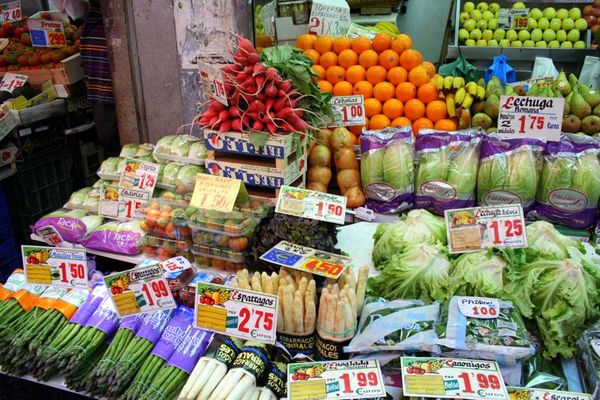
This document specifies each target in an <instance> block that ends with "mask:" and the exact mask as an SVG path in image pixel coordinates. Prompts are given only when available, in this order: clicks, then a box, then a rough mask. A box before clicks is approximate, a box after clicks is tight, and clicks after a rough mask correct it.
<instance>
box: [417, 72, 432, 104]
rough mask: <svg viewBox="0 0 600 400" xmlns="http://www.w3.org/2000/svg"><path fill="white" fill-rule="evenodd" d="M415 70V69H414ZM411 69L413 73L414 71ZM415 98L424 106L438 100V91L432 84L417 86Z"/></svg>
mask: <svg viewBox="0 0 600 400" xmlns="http://www.w3.org/2000/svg"><path fill="white" fill-rule="evenodd" d="M415 69H416V68H415ZM415 69H413V71H414V70H415ZM417 97H418V98H419V100H421V101H422V102H423V103H425V104H429V103H431V102H432V101H434V100H435V99H437V98H438V91H437V89H436V88H435V85H434V84H433V83H429V82H428V83H425V84H423V85H421V86H419V89H418V90H417Z"/></svg>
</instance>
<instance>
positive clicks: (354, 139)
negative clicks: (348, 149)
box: [350, 132, 360, 144]
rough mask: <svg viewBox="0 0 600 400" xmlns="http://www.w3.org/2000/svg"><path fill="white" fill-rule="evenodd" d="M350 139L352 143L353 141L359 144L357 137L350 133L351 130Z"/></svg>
mask: <svg viewBox="0 0 600 400" xmlns="http://www.w3.org/2000/svg"><path fill="white" fill-rule="evenodd" d="M350 139H351V140H352V143H354V144H360V141H359V139H358V137H357V136H356V135H355V134H354V133H352V132H350Z"/></svg>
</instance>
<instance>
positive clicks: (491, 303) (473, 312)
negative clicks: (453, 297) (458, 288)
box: [458, 297, 500, 319]
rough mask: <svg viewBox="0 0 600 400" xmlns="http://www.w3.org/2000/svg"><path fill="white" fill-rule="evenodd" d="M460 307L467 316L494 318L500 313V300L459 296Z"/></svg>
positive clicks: (461, 311)
mask: <svg viewBox="0 0 600 400" xmlns="http://www.w3.org/2000/svg"><path fill="white" fill-rule="evenodd" d="M458 309H459V310H460V313H461V314H462V315H464V316H465V317H467V318H478V319H494V318H498V316H499V315H500V301H499V300H498V299H493V298H488V297H458Z"/></svg>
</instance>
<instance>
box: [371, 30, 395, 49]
mask: <svg viewBox="0 0 600 400" xmlns="http://www.w3.org/2000/svg"><path fill="white" fill-rule="evenodd" d="M391 45H392V37H391V36H390V35H388V34H387V33H378V34H377V35H375V37H374V38H373V40H372V41H371V46H373V50H375V51H376V52H378V53H381V52H382V51H384V50H387V49H389V48H390V46H391Z"/></svg>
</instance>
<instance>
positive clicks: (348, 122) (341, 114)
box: [331, 94, 365, 126]
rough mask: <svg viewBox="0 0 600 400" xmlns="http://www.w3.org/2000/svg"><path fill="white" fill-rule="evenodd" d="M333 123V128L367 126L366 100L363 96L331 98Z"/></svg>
mask: <svg viewBox="0 0 600 400" xmlns="http://www.w3.org/2000/svg"><path fill="white" fill-rule="evenodd" d="M331 107H332V109H333V122H332V124H331V126H355V125H359V126H360V125H364V124H365V100H364V97H363V95H362V94H359V95H355V96H334V97H332V98H331Z"/></svg>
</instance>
